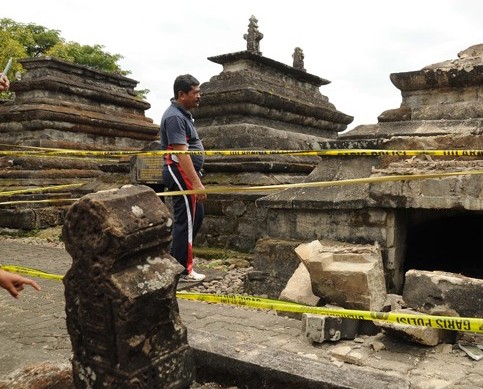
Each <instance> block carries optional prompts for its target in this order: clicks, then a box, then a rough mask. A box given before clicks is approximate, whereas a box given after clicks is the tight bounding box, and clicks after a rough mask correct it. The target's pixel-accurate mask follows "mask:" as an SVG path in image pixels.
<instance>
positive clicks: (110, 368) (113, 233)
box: [63, 186, 194, 389]
mask: <svg viewBox="0 0 483 389" xmlns="http://www.w3.org/2000/svg"><path fill="white" fill-rule="evenodd" d="M171 225H172V220H171V217H170V214H169V212H168V210H167V208H166V207H165V206H164V204H163V203H162V202H161V200H160V199H159V198H158V197H157V196H156V194H155V193H154V191H153V190H152V189H150V188H148V187H145V186H138V187H135V186H129V187H125V188H121V189H118V190H109V191H102V192H98V193H94V194H89V195H86V196H84V197H83V198H81V199H80V200H79V201H77V202H76V203H75V204H74V205H72V207H71V209H70V210H69V212H68V215H67V218H66V221H65V223H64V227H63V238H64V241H65V245H66V249H67V251H68V252H69V254H70V255H71V256H72V259H73V263H72V267H71V269H70V270H69V271H68V272H67V275H66V276H65V278H64V284H65V296H66V313H67V329H68V332H69V335H70V337H71V341H72V347H73V351H74V356H73V361H72V365H73V376H74V382H75V386H76V388H79V389H80V388H95V389H100V388H126V389H127V388H132V389H134V388H136V389H139V388H146V389H147V388H188V387H189V386H190V384H191V382H192V380H193V376H194V361H193V356H192V352H191V349H190V348H189V346H188V343H187V337H186V328H185V327H184V325H183V324H182V323H181V320H180V317H179V314H178V305H177V301H176V284H177V280H178V278H179V276H180V274H181V273H182V271H183V267H182V266H181V265H179V263H178V262H177V261H176V260H175V259H174V258H172V257H171V256H170V255H169V254H168V253H167V251H166V250H167V247H168V245H169V243H170V240H171V235H170V229H171Z"/></svg>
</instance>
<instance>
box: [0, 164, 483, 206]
mask: <svg viewBox="0 0 483 389" xmlns="http://www.w3.org/2000/svg"><path fill="white" fill-rule="evenodd" d="M475 174H483V170H466V171H460V172H445V173H443V172H441V173H426V174H411V175H409V174H399V175H392V176H379V177H364V178H351V179H347V180H336V181H316V182H300V183H298V184H279V185H260V186H249V187H238V186H224V187H215V188H205V189H203V190H201V189H191V190H183V191H170V192H162V193H156V194H157V195H158V196H178V195H185V194H200V193H206V194H210V193H228V192H231V193H233V192H258V191H263V190H280V189H288V188H322V187H328V186H337V185H355V184H369V183H375V182H388V181H411V180H424V179H428V178H442V177H454V176H462V175H475ZM0 204H2V203H0Z"/></svg>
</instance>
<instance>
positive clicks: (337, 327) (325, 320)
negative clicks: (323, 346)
mask: <svg viewBox="0 0 483 389" xmlns="http://www.w3.org/2000/svg"><path fill="white" fill-rule="evenodd" d="M358 328H359V320H354V319H346V318H342V317H332V316H325V315H315V314H311V313H304V314H303V315H302V333H303V335H304V336H305V338H306V339H308V340H309V341H311V342H314V343H323V342H324V341H332V342H336V341H338V340H340V339H354V338H355V337H356V336H357V332H358Z"/></svg>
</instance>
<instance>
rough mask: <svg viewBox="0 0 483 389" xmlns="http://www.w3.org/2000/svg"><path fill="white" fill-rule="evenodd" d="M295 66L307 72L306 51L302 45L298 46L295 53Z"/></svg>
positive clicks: (293, 55)
mask: <svg viewBox="0 0 483 389" xmlns="http://www.w3.org/2000/svg"><path fill="white" fill-rule="evenodd" d="M292 58H293V67H294V68H295V69H299V70H303V71H304V72H306V71H307V70H306V69H305V68H304V52H303V50H302V49H301V48H300V47H296V48H295V50H294V52H293V54H292Z"/></svg>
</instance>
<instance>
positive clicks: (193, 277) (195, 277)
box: [180, 270, 206, 282]
mask: <svg viewBox="0 0 483 389" xmlns="http://www.w3.org/2000/svg"><path fill="white" fill-rule="evenodd" d="M205 277H206V276H205V275H204V274H200V273H196V272H195V271H194V270H191V273H189V274H185V275H182V276H181V278H180V280H181V281H189V282H200V281H203V280H204V279H205Z"/></svg>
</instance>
